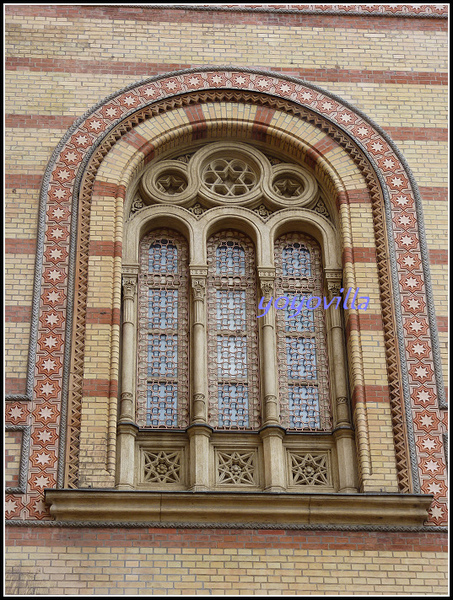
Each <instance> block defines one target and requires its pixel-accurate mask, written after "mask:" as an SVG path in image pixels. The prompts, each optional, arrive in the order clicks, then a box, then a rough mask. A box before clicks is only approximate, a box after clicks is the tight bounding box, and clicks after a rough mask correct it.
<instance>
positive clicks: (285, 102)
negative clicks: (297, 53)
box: [28, 68, 443, 502]
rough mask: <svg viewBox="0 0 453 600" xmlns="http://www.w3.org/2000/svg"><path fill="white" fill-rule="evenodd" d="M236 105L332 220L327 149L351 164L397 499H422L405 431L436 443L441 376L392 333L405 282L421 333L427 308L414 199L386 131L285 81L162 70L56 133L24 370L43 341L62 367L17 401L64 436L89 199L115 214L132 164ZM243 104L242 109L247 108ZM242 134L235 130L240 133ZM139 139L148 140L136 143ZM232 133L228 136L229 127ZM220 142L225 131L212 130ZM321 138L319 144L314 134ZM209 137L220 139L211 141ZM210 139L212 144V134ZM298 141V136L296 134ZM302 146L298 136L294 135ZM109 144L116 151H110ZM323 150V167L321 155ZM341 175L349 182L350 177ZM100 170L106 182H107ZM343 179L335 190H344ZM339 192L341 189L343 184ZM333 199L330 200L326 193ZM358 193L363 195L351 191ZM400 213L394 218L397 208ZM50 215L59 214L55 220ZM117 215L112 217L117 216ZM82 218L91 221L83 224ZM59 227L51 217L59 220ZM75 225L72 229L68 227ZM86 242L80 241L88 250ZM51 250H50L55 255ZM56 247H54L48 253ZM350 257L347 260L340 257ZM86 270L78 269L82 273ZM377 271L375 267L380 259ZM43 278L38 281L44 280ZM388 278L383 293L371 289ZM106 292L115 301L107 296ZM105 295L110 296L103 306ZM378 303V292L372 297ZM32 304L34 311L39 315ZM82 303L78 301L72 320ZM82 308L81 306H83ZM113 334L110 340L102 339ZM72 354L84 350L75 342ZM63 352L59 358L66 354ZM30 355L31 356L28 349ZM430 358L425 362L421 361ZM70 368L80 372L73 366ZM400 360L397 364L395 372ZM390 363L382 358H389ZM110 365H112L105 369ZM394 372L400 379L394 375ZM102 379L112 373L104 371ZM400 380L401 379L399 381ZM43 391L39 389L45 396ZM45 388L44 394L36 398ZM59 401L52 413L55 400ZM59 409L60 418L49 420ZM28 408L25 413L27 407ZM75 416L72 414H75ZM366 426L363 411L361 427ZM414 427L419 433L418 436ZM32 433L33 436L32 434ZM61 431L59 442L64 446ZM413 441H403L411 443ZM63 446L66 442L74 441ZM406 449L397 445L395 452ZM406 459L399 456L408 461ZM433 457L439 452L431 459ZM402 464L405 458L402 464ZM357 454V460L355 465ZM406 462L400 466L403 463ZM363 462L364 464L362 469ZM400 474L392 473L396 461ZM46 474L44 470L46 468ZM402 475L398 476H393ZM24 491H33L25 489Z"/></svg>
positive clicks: (109, 459) (423, 485) (234, 72)
mask: <svg viewBox="0 0 453 600" xmlns="http://www.w3.org/2000/svg"><path fill="white" fill-rule="evenodd" d="M221 101H224V102H225V103H231V102H238V103H239V104H242V105H243V106H244V107H248V108H247V109H244V110H249V111H250V113H251V114H253V119H251V118H249V119H248V120H247V119H245V120H246V121H247V123H248V125H247V132H248V134H250V135H251V137H252V139H253V141H254V143H255V144H256V145H257V147H260V145H261V146H264V145H271V146H273V147H278V148H279V150H280V151H281V152H283V153H285V154H289V155H290V154H291V151H295V152H296V153H297V156H298V159H299V160H300V159H302V160H303V161H304V162H305V163H306V164H309V165H311V166H312V168H313V170H314V172H315V173H316V175H317V176H318V178H319V181H321V182H324V183H325V186H326V188H328V187H329V186H330V191H331V194H330V197H331V198H335V201H336V203H337V209H338V214H341V212H342V210H343V211H344V208H345V207H346V206H348V205H349V204H350V203H351V202H352V203H353V202H354V200H356V199H357V196H356V197H354V189H353V187H351V186H349V185H346V186H343V187H344V188H345V189H344V190H343V191H339V188H340V187H341V186H340V182H339V181H335V177H334V176H333V175H332V173H334V172H335V170H336V169H335V168H334V167H332V173H331V175H330V177H328V175H327V174H328V172H329V169H328V167H327V163H329V164H330V165H331V164H333V162H335V160H334V157H335V152H338V153H339V154H340V153H341V154H342V155H344V156H348V157H350V160H351V162H352V163H353V164H354V169H355V171H356V175H352V174H351V177H354V176H357V177H358V176H359V175H357V172H359V173H361V175H360V177H362V178H363V181H364V182H365V183H366V189H367V191H366V196H367V197H368V198H369V199H370V206H371V209H372V212H373V227H374V230H375V232H377V235H379V236H380V240H381V241H382V247H381V248H380V249H379V248H378V250H380V251H381V252H383V253H384V254H385V253H386V252H388V253H389V256H390V267H391V269H390V271H389V272H387V274H386V273H385V269H386V267H385V265H384V264H383V262H382V261H380V259H379V257H378V270H379V271H380V274H381V292H382V289H383V287H384V288H385V289H384V295H385V297H386V302H387V305H385V306H383V319H384V321H387V323H388V325H387V326H388V327H389V328H391V327H392V326H393V322H396V325H397V331H396V333H397V344H395V343H394V341H392V339H391V338H392V335H391V329H390V330H389V331H387V335H386V340H385V343H386V347H387V352H389V348H390V347H391V346H392V344H394V346H393V348H391V349H390V353H393V354H392V357H393V358H392V361H390V362H394V364H393V365H389V368H390V369H393V375H392V373H390V377H391V378H392V377H393V380H394V381H392V382H391V386H393V389H391V390H390V394H391V395H392V394H393V401H394V405H393V408H394V414H393V430H394V433H395V435H396V440H397V445H398V444H399V449H398V448H397V461H398V460H399V461H400V465H399V466H400V469H399V474H400V487H401V489H402V491H409V490H410V489H412V490H413V491H420V490H422V491H425V492H427V491H428V490H429V488H428V486H429V485H430V483H432V482H433V481H434V480H436V481H441V482H443V479H442V477H443V475H441V476H440V479H439V476H438V475H436V474H427V473H423V472H422V470H421V469H420V468H419V465H420V462H421V458H420V454H419V450H418V447H417V446H416V444H415V437H414V430H413V429H412V427H414V428H415V433H416V434H417V433H418V431H421V430H422V429H423V428H420V419H421V418H422V417H423V415H425V416H426V415H427V416H428V418H431V419H432V421H433V422H434V423H435V428H434V429H433V431H432V435H437V436H438V437H439V438H440V437H441V434H442V429H441V426H440V421H441V418H442V416H441V414H440V413H439V408H442V407H443V398H442V386H441V372H440V366H439V360H438V349H437V338H436V334H435V330H434V328H431V335H430V337H429V339H428V340H427V341H426V343H427V344H428V345H429V348H428V349H429V350H430V351H431V352H432V357H433V358H432V360H431V359H427V360H426V361H425V362H424V363H423V367H422V368H425V367H426V369H425V371H426V373H425V375H426V378H425V379H424V381H422V380H421V377H420V375H419V374H418V372H417V368H419V362H417V357H416V356H415V355H414V354H413V352H412V353H411V347H412V345H413V343H414V336H413V335H412V334H411V333H410V330H409V328H405V327H403V325H405V324H407V323H408V322H409V321H410V319H411V318H412V317H413V315H414V309H411V306H410V305H409V304H408V302H409V299H410V298H411V297H412V296H413V294H412V296H410V294H411V292H410V290H411V287H410V285H411V284H412V281H415V284H413V285H416V286H417V287H416V290H417V294H418V295H417V298H416V300H417V301H418V302H419V308H420V310H419V312H418V313H417V316H418V317H419V318H420V320H423V321H424V322H426V324H427V325H428V326H430V325H432V323H433V322H434V321H433V313H432V309H431V308H430V306H432V302H431V291H430V284H429V273H428V271H427V266H426V257H427V254H426V243H425V240H424V234H423V222H422V215H421V209H420V205H419V197H418V192H417V188H416V184H415V182H414V180H413V177H412V175H411V173H410V170H409V169H408V167H407V165H406V163H405V161H404V159H403V157H402V156H401V155H400V153H399V152H398V150H397V149H396V147H395V146H394V144H393V143H392V142H391V140H390V139H389V138H388V136H386V135H385V133H384V132H383V131H382V130H381V129H380V128H379V127H378V126H377V125H375V124H374V123H372V122H371V121H370V120H369V119H367V118H366V116H365V115H363V114H362V113H360V112H359V111H357V110H355V109H354V108H353V107H351V106H350V105H348V104H347V103H345V102H343V101H341V100H340V99H339V98H337V97H336V96H334V95H332V94H329V93H328V92H326V91H324V90H321V89H320V88H319V87H317V86H313V85H311V84H307V83H306V82H302V81H299V80H296V79H294V78H290V77H282V76H280V75H275V74H273V73H267V72H261V71H257V70H246V69H233V68H218V69H216V68H205V69H196V70H191V71H182V72H177V73H171V74H168V75H165V76H159V77H156V78H152V79H149V80H146V81H144V82H139V83H137V84H134V85H132V86H130V87H128V88H126V89H125V90H122V91H121V92H119V93H118V94H115V95H112V96H110V97H108V98H107V99H106V100H105V101H103V102H102V103H100V104H99V105H97V106H96V107H94V108H93V109H92V110H90V111H89V112H88V113H86V114H85V115H84V116H83V117H81V118H80V119H79V120H78V121H76V123H75V124H74V125H73V126H72V127H71V128H70V130H69V131H68V132H67V134H66V135H65V136H64V138H63V139H62V141H61V142H60V144H59V145H58V147H57V149H56V150H55V152H54V155H53V156H52V159H51V161H50V163H49V166H48V168H47V170H46V174H45V177H44V181H43V185H42V191H41V209H40V221H39V235H38V260H37V264H38V268H37V276H36V292H35V299H34V313H33V314H34V322H33V327H32V329H33V333H32V339H31V358H30V371H29V373H34V372H35V363H36V362H37V361H38V362H39V360H40V359H41V358H42V356H44V354H45V355H46V356H47V355H50V356H52V350H53V347H52V348H50V349H48V348H47V347H45V341H46V339H47V340H49V336H50V337H53V338H55V336H57V337H56V339H57V347H58V350H55V352H59V353H60V354H59V356H62V357H63V360H62V361H61V369H59V370H58V371H57V372H56V373H55V374H54V375H53V377H52V378H50V377H49V376H48V374H47V373H46V372H45V370H44V371H43V370H42V369H40V368H39V367H38V370H37V372H36V375H35V376H34V378H33V376H32V375H30V376H29V386H28V392H29V393H28V399H30V400H31V399H32V392H33V390H34V391H35V398H34V404H36V408H37V407H39V406H40V405H43V404H46V405H47V404H49V406H51V407H52V409H53V410H54V415H55V423H58V420H59V419H60V423H61V426H62V431H64V430H65V427H66V424H67V418H68V411H67V405H66V403H67V395H68V391H69V385H70V382H69V365H70V362H71V360H72V355H71V350H70V345H69V344H68V343H67V344H66V347H65V345H64V344H65V342H69V341H70V337H71V335H72V333H73V323H74V321H75V320H73V315H72V312H71V308H72V305H73V302H74V295H75V291H74V283H75V272H74V267H75V254H76V248H77V245H78V251H79V257H80V259H79V264H78V269H79V271H78V273H79V280H78V288H77V290H76V291H77V293H78V294H79V296H80V293H81V294H82V296H83V295H85V298H86V294H87V290H83V289H81V288H83V287H84V286H86V281H85V282H84V281H83V277H80V274H82V273H83V271H84V269H85V271H86V270H87V265H88V257H89V254H90V251H91V250H90V240H89V239H87V238H83V236H80V237H79V238H78V237H77V236H78V231H79V232H82V231H83V229H84V228H85V230H89V220H90V210H89V209H90V206H91V202H92V198H93V197H94V196H96V195H97V196H98V198H100V199H102V198H109V199H110V204H111V205H116V206H117V207H118V206H120V205H122V203H123V201H124V198H125V197H126V188H127V186H128V185H129V183H130V182H131V181H132V180H133V178H134V176H136V175H137V174H138V172H139V170H140V168H141V167H143V166H144V165H145V164H147V162H149V161H150V160H153V158H155V157H157V156H163V155H165V153H167V154H168V153H171V152H172V150H174V148H175V147H176V145H180V146H181V145H184V144H189V143H197V144H201V143H203V141H206V139H207V136H208V134H210V135H211V136H212V137H214V135H215V124H214V123H212V124H211V125H212V128H211V130H209V123H208V121H207V119H206V114H207V113H206V114H205V112H204V111H203V110H201V109H200V106H205V107H207V108H209V103H216V102H217V103H219V102H221ZM251 107H253V108H251ZM169 110H172V111H173V117H175V118H176V120H177V119H178V118H179V120H180V122H177V124H176V125H174V123H173V126H171V127H169V126H168V124H167V126H165V124H164V121H165V114H166V112H167V111H169ZM277 111H278V113H279V114H280V113H282V114H286V115H287V121H286V122H285V121H284V120H282V121H280V122H279V123H278V124H277V125H276V126H271V121H272V118H273V117H274V116H275V114H276V112H277ZM239 121H240V119H237V118H236V119H231V118H230V125H232V127H233V134H234V127H236V128H237V129H238V128H239ZM306 123H308V124H310V126H312V127H314V128H315V129H316V130H317V131H318V132H321V133H320V137H319V139H317V140H316V142H314V143H311V144H308V145H307V144H306V145H305V146H304V145H301V146H299V147H298V146H297V144H294V143H293V140H294V137H295V136H294V135H293V134H294V131H293V130H292V128H293V129H297V124H298V126H299V132H300V129H301V128H303V127H305V126H306V125H305V124H306ZM242 130H243V129H242ZM156 131H157V132H160V131H161V132H162V133H161V136H160V142H159V143H157V144H156V143H155V142H156V140H155V136H154V137H153V133H155V132H156ZM147 132H150V135H147ZM230 132H231V129H230ZM223 133H224V132H223ZM321 134H322V135H321ZM218 135H219V133H218ZM220 135H223V134H222V133H220ZM296 137H297V136H296ZM301 137H303V135H302V134H301ZM117 144H118V145H117ZM119 144H123V146H124V144H126V145H127V147H128V152H129V154H128V160H127V161H126V163H125V164H124V166H123V169H122V171H121V176H120V177H118V166H117V165H116V164H115V158H117V156H115V150H119V148H120V145H119ZM329 152H332V154H331V157H330V158H329V160H324V159H323V157H326V155H327V154H328V153H329ZM352 170H353V169H352V167H351V173H352ZM109 173H110V174H113V173H115V175H112V176H111V177H110V179H109ZM100 174H103V175H104V174H105V175H106V177H105V178H104V180H100ZM344 179H345V177H343V181H342V182H341V183H342V184H344ZM347 183H348V182H347ZM334 192H336V193H334ZM361 193H362V194H364V193H365V192H364V191H363V190H362V191H361ZM58 208H62V209H63V210H64V209H67V210H68V215H67V218H66V219H65V220H63V219H60V218H59V217H58V218H57V217H55V212H54V211H55V210H56V209H58ZM400 209H403V210H404V211H405V212H406V213H408V214H410V215H411V217H412V218H411V219H410V225H409V226H405V227H404V228H403V229H402V228H401V227H400V226H399V224H398V221H397V217H398V214H399V213H398V211H400ZM400 212H401V211H400ZM57 214H58V215H59V214H60V211H58V213H57ZM120 215H121V216H120ZM91 216H92V215H91ZM122 217H123V215H122V211H121V210H117V213H116V218H115V219H114V229H113V239H112V240H111V244H110V246H109V252H110V253H111V256H110V259H111V262H112V264H113V265H114V268H113V270H112V282H113V281H114V280H115V277H118V273H119V271H118V268H119V267H118V265H119V264H120V255H121V246H120V243H121V230H122V222H121V221H122ZM58 219H59V220H58ZM76 220H79V227H78V228H77V227H75V223H76ZM61 239H63V240H67V241H68V244H67V246H63V250H64V251H63V252H62V259H61V260H58V259H59V258H61V257H57V256H56V255H55V254H54V255H53V254H52V252H53V251H54V250H55V248H56V249H57V252H58V251H59V247H60V246H61V243H60V241H61ZM93 241H96V240H93V239H92V240H91V243H92V242H93ZM58 244H60V246H58ZM56 245H57V246H58V247H56ZM408 250H410V251H411V252H412V253H413V254H414V255H416V259H417V261H416V264H417V268H418V267H419V266H420V265H422V266H423V267H424V269H425V270H424V271H422V272H421V273H419V272H418V271H417V272H416V273H413V274H412V271H411V269H410V268H409V267H407V265H404V263H403V260H404V258H402V257H403V255H404V253H405V252H407V251H408ZM348 252H349V255H348ZM350 252H352V249H350V250H348V251H347V252H346V258H345V272H349V271H350V270H351V266H350V265H351V264H352V263H351V262H350V261H349V260H348V258H350ZM84 261H85V264H83V263H84ZM384 262H386V261H384ZM55 265H57V266H58V269H55V270H58V271H59V272H60V277H59V280H57V281H53V280H49V278H48V271H49V269H50V268H53V267H55ZM46 277H47V278H46ZM385 277H387V282H386V283H385V284H384V285H383V284H382V280H383V279H385ZM115 293H116V296H115ZM115 293H113V292H112V313H111V324H112V325H114V326H115V327H117V326H118V324H119V321H118V318H119V314H118V313H117V312H116V309H117V308H118V292H115ZM114 296H115V297H114ZM381 300H382V295H381ZM40 303H41V308H40ZM83 304H84V301H83V300H82V302H80V306H81V307H82V308H81V310H82V312H83V310H84V308H83ZM65 305H66V306H67V309H68V320H67V322H66V323H64V322H61V327H60V329H58V332H57V331H56V330H55V328H54V327H50V328H49V326H48V325H47V323H46V317H45V314H46V311H47V313H49V309H53V308H55V307H58V306H61V307H64V306H65ZM85 305H86V302H85ZM85 317H86V314H85V315H81V313H80V312H79V314H78V317H77V324H76V326H75V327H74V332H75V333H74V339H75V340H76V338H77V327H79V328H80V327H81V322H82V321H83V320H84V318H85ZM112 335H113V337H115V335H116V334H112ZM79 346H80V347H82V346H83V342H82V341H80V343H79ZM65 348H66V349H65ZM74 348H75V350H74V353H75V355H76V354H77V341H74ZM35 351H36V352H35ZM430 356H431V354H430ZM77 360H79V363H78V364H77ZM75 361H76V364H75V365H74V367H75V371H76V372H77V370H79V376H81V373H83V352H82V354H81V357H80V358H79V359H77V358H75ZM398 361H399V365H397V363H398ZM388 362H389V361H388ZM112 364H113V363H112ZM399 369H400V370H401V372H400V371H399ZM111 374H113V375H114V372H112V373H111ZM398 375H400V377H398ZM421 383H422V384H423V386H424V388H426V389H427V390H428V392H427V393H429V397H430V399H431V400H432V401H430V404H429V406H428V407H420V406H417V405H416V402H414V397H415V395H416V393H417V391H418V389H419V388H420V385H421ZM72 384H74V385H76V386H77V385H79V386H80V388H81V389H82V384H83V382H82V381H81V380H80V381H78V382H75V381H74V380H73V381H72V383H71V385H72ZM49 386H50V387H51V388H52V389H51V390H50V387H49ZM105 387H106V389H105V390H102V392H103V394H104V396H103V397H105V398H108V402H107V403H106V404H108V406H109V409H108V410H107V412H108V415H109V416H108V423H107V430H108V435H107V437H108V439H110V440H113V438H114V435H115V430H116V410H115V402H116V382H115V378H114V377H112V378H110V379H109V380H108V382H105ZM44 390H45V391H44ZM397 396H401V397H402V398H403V399H404V404H403V405H400V406H399V407H398V402H399V400H398V401H397V400H396V397H397ZM61 401H62V403H61V405H60V402H61ZM355 403H356V405H363V406H365V398H364V391H363V390H360V389H358V390H357V393H356V398H355ZM60 406H61V412H60ZM34 408H35V406H34ZM71 410H72V413H71V414H72V417H71V418H73V419H74V418H75V420H74V422H73V425H74V424H75V426H74V427H73V429H74V430H76V429H77V421H78V420H79V421H80V407H78V408H77V407H76V406H75V405H74V404H73V405H72V409H71ZM74 415H75V417H74ZM362 418H363V419H365V420H366V416H365V413H364V414H363V415H362V417H361V418H360V420H361V419H362ZM404 428H406V431H407V432H408V439H407V440H405V439H404ZM417 428H418V429H417ZM32 434H33V427H32ZM71 435H72V434H71V432H70V433H69V437H68V443H69V445H70V444H71ZM411 436H412V437H411ZM76 437H77V436H76V435H75V437H74V440H73V441H74V444H75V446H77V443H78V440H77V439H76ZM406 444H407V446H406ZM65 446H66V440H65V438H64V435H63V436H62V437H61V442H60V458H61V457H63V455H64V449H65ZM408 450H409V452H408ZM434 452H439V450H436V451H434ZM365 453H366V452H365ZM408 455H409V456H408ZM364 458H365V457H364V456H362V459H363V460H364ZM408 461H409V463H410V465H408V464H407V463H408ZM365 463H366V461H365ZM403 463H406V466H404V467H401V464H403ZM104 464H105V482H106V484H108V482H110V481H111V471H112V469H114V464H115V455H114V444H113V442H110V444H107V447H106V449H105V463H104ZM52 468H53V467H49V469H50V471H52ZM50 471H49V476H51V477H53V478H54V480H55V481H56V483H57V485H59V486H62V485H63V484H64V464H63V461H62V460H60V466H59V468H58V472H57V471H56V470H55V469H54V470H53V473H51V472H50ZM402 473H403V475H401V474H402ZM30 485H31V490H30V493H31V495H32V496H33V494H34V493H35V492H36V488H35V489H33V486H32V484H30ZM442 498H443V496H442V494H439V495H438V497H437V498H436V502H443V500H442Z"/></svg>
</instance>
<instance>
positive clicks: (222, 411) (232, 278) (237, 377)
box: [207, 231, 259, 429]
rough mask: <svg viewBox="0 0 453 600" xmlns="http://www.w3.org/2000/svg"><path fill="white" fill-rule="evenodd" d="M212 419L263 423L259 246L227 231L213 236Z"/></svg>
mask: <svg viewBox="0 0 453 600" xmlns="http://www.w3.org/2000/svg"><path fill="white" fill-rule="evenodd" d="M207 301H208V307H207V308H208V369H209V382H208V383H209V412H210V415H209V420H210V423H211V425H213V426H214V427H216V428H219V429H253V428H256V427H257V426H258V424H259V404H258V394H259V389H258V338H257V324H256V278H255V249H254V246H253V244H252V242H251V241H250V240H249V238H248V237H246V236H245V235H243V234H242V233H239V232H235V231H225V232H221V233H219V234H217V235H215V236H213V237H211V238H210V240H209V241H208V296H207Z"/></svg>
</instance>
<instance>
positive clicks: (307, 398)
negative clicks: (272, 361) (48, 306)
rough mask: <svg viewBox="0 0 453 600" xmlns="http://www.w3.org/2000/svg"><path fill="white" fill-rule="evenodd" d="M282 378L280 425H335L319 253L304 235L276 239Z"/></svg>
mask: <svg viewBox="0 0 453 600" xmlns="http://www.w3.org/2000/svg"><path fill="white" fill-rule="evenodd" d="M274 256H275V268H276V280H275V285H276V296H277V299H278V298H280V299H278V300H277V306H278V307H282V308H281V309H280V310H277V347H278V380H279V389H280V405H281V411H282V424H283V425H284V426H285V427H287V428H288V429H291V430H300V431H322V430H326V431H327V430H329V429H330V428H331V411H330V398H329V385H328V367H327V356H326V331H325V307H324V306H323V297H322V296H323V293H322V292H323V283H322V265H321V252H320V248H319V246H318V245H317V244H316V242H315V241H314V240H313V239H311V238H309V237H308V236H306V235H303V234H301V233H289V234H285V235H283V236H281V237H279V238H278V239H277V240H276V243H275V248H274Z"/></svg>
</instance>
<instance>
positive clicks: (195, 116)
mask: <svg viewBox="0 0 453 600" xmlns="http://www.w3.org/2000/svg"><path fill="white" fill-rule="evenodd" d="M184 112H185V113H186V115H187V117H188V119H189V121H190V124H191V125H192V139H193V140H202V139H205V138H206V137H207V136H208V126H207V124H206V117H205V114H204V112H203V107H202V106H201V105H200V104H195V105H193V106H186V107H185V108H184Z"/></svg>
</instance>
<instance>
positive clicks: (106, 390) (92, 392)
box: [82, 379, 118, 398]
mask: <svg viewBox="0 0 453 600" xmlns="http://www.w3.org/2000/svg"><path fill="white" fill-rule="evenodd" d="M82 394H83V395H84V396H87V397H88V396H91V397H98V398H112V397H114V396H117V395H118V382H117V381H116V380H115V379H111V380H110V379H84V380H83V385H82Z"/></svg>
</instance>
